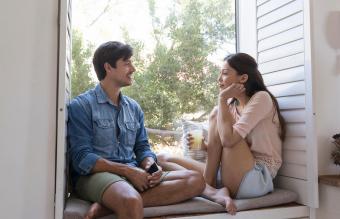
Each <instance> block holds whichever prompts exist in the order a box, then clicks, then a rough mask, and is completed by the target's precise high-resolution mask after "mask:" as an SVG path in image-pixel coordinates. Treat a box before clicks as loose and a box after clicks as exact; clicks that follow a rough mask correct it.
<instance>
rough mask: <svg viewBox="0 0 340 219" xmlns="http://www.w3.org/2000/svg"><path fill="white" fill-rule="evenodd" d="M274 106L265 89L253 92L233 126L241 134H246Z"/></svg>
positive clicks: (243, 136)
mask: <svg viewBox="0 0 340 219" xmlns="http://www.w3.org/2000/svg"><path fill="white" fill-rule="evenodd" d="M273 108H274V104H273V101H272V99H271V97H270V95H269V94H268V93H267V92H265V91H259V92H257V93H256V94H254V95H253V96H252V97H251V98H250V100H249V102H248V103H247V104H246V106H245V108H244V109H243V111H242V115H241V117H240V118H239V120H238V121H237V122H236V123H235V124H234V125H233V128H234V129H235V130H236V131H237V132H238V133H239V134H240V135H241V136H242V138H246V136H247V135H248V134H249V133H250V132H251V130H253V128H254V127H255V126H256V125H257V124H258V123H259V122H260V121H261V120H262V119H264V118H265V117H266V116H267V115H268V113H270V112H271V111H272V109H273Z"/></svg>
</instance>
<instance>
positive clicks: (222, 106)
mask: <svg viewBox="0 0 340 219" xmlns="http://www.w3.org/2000/svg"><path fill="white" fill-rule="evenodd" d="M242 92H244V87H243V85H238V84H232V85H231V86H229V87H228V88H226V89H225V90H223V91H222V92H221V93H220V95H219V99H218V106H217V109H218V110H217V111H218V112H217V130H218V133H219V135H220V138H221V143H222V146H223V147H233V146H234V145H236V144H237V143H238V142H240V141H241V140H242V137H241V135H240V134H239V133H238V132H237V131H236V130H235V129H234V128H233V125H234V124H235V120H234V118H233V116H232V115H231V113H230V110H229V105H228V104H227V100H228V99H229V98H232V97H234V96H235V94H240V93H242Z"/></svg>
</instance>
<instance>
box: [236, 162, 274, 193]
mask: <svg viewBox="0 0 340 219" xmlns="http://www.w3.org/2000/svg"><path fill="white" fill-rule="evenodd" d="M273 190H274V186H273V179H272V177H271V175H270V172H269V169H268V168H267V167H266V166H265V165H264V164H259V163H256V164H255V166H254V168H253V169H252V170H250V171H249V172H248V173H246V174H245V175H244V177H243V179H242V181H241V184H240V186H239V188H238V192H237V195H236V199H245V198H256V197H260V196H263V195H265V194H267V193H269V192H272V191H273Z"/></svg>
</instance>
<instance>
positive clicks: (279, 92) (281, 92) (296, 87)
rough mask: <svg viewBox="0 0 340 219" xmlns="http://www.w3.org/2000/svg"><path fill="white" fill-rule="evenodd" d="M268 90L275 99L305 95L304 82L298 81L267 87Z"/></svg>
mask: <svg viewBox="0 0 340 219" xmlns="http://www.w3.org/2000/svg"><path fill="white" fill-rule="evenodd" d="M268 90H269V91H270V92H272V94H273V95H274V96H276V97H285V96H292V95H301V94H304V93H305V82H304V81H298V82H292V83H287V84H279V85H273V86H269V87H268Z"/></svg>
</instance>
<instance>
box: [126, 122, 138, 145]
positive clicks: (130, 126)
mask: <svg viewBox="0 0 340 219" xmlns="http://www.w3.org/2000/svg"><path fill="white" fill-rule="evenodd" d="M139 126H140V125H139V123H137V122H125V128H126V136H125V138H126V139H125V140H126V142H127V144H128V145H135V143H136V137H137V130H138V129H139Z"/></svg>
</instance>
